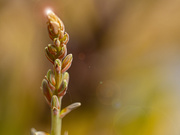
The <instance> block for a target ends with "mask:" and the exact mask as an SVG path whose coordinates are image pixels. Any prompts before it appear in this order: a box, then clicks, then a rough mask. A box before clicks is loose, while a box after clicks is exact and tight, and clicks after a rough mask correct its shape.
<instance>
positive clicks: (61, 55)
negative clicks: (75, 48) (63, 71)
mask: <svg viewBox="0 0 180 135" xmlns="http://www.w3.org/2000/svg"><path fill="white" fill-rule="evenodd" d="M66 55H67V47H66V45H65V44H63V45H62V48H61V51H60V52H59V56H58V58H59V59H60V60H61V59H63V58H64V57H65V56H66Z"/></svg>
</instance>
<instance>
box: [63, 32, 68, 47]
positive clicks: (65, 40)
mask: <svg viewBox="0 0 180 135" xmlns="http://www.w3.org/2000/svg"><path fill="white" fill-rule="evenodd" d="M62 42H63V43H64V44H65V45H66V44H67V43H68V42H69V34H68V33H67V32H65V34H64V38H63V41H62Z"/></svg>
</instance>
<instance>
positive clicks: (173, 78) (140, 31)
mask: <svg viewBox="0 0 180 135" xmlns="http://www.w3.org/2000/svg"><path fill="white" fill-rule="evenodd" d="M47 7H50V8H51V9H52V10H53V11H54V12H55V13H56V14H57V15H58V16H59V17H60V18H61V19H62V20H63V22H64V24H65V26H66V31H67V32H68V33H69V35H70V42H69V43H68V53H72V54H73V56H74V60H73V64H72V67H71V68H70V70H69V73H70V84H69V89H68V93H67V95H66V96H65V97H64V99H63V107H65V106H67V105H69V104H70V103H73V102H77V101H80V102H81V103H82V106H81V107H80V108H79V109H77V110H75V111H73V112H72V113H71V114H69V115H67V116H66V117H65V118H64V119H63V131H66V130H68V131H69V134H70V135H179V134H180V1H178V0H1V1H0V135H28V134H29V131H30V128H31V127H34V128H36V129H38V130H44V131H46V132H48V131H49V130H50V109H49V107H48V105H47V104H46V102H45V99H44V97H43V95H42V92H41V90H40V84H41V81H42V79H43V78H44V75H45V74H46V72H47V70H48V69H49V68H52V65H51V64H50V62H49V61H48V60H47V59H46V58H45V55H44V47H45V46H46V45H47V44H48V43H51V40H50V39H49V37H48V33H47V28H46V18H45V12H44V10H45V8H47Z"/></svg>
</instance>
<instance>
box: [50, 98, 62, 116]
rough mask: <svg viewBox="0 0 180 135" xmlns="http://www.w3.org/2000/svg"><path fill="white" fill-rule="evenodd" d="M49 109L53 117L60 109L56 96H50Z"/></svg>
mask: <svg viewBox="0 0 180 135" xmlns="http://www.w3.org/2000/svg"><path fill="white" fill-rule="evenodd" d="M51 108H52V110H53V113H54V115H57V114H58V112H59V109H60V105H59V100H58V97H57V96H56V95H53V96H52V99H51Z"/></svg>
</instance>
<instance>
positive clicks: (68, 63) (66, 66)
mask: <svg viewBox="0 0 180 135" xmlns="http://www.w3.org/2000/svg"><path fill="white" fill-rule="evenodd" d="M72 60H73V57H72V54H69V55H67V56H66V57H65V59H64V60H63V63H62V73H64V72H65V71H67V70H68V69H69V68H70V66H71V64H72Z"/></svg>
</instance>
